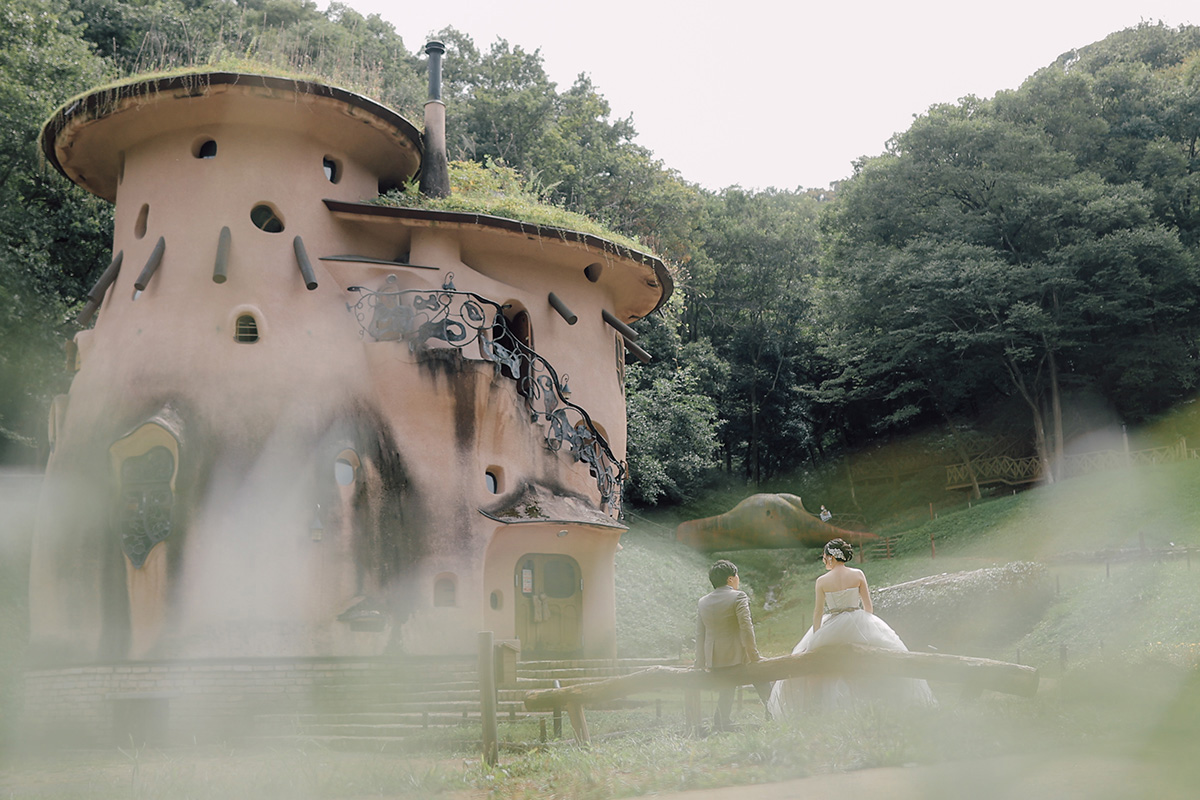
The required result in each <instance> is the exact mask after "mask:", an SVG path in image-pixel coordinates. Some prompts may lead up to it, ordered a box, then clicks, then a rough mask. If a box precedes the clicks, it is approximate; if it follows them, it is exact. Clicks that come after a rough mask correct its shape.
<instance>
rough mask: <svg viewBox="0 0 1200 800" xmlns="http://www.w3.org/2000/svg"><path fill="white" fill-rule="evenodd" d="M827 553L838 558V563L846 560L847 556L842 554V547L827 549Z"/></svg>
mask: <svg viewBox="0 0 1200 800" xmlns="http://www.w3.org/2000/svg"><path fill="white" fill-rule="evenodd" d="M825 552H826V553H827V554H829V555H831V556H833V557H834V558H836V559H837V560H838V561H845V560H846V554H845V553H843V552H842V549H841V548H840V547H826V548H825Z"/></svg>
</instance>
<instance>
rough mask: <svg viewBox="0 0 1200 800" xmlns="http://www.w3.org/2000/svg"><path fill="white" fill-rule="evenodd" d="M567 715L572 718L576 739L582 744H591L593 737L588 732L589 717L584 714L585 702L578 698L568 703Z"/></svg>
mask: <svg viewBox="0 0 1200 800" xmlns="http://www.w3.org/2000/svg"><path fill="white" fill-rule="evenodd" d="M567 716H568V717H569V718H570V719H571V727H572V728H574V729H575V741H577V742H579V743H580V744H591V743H592V737H591V736H590V735H589V734H588V726H587V718H586V717H585V716H584V715H583V703H581V702H579V701H578V700H572V701H571V702H569V703H567Z"/></svg>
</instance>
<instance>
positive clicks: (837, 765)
mask: <svg viewBox="0 0 1200 800" xmlns="http://www.w3.org/2000/svg"><path fill="white" fill-rule="evenodd" d="M731 505H732V504H731ZM631 519H632V526H631V530H630V531H629V533H628V534H627V535H626V536H625V537H624V538H623V539H622V544H623V549H622V551H621V552H620V553H618V554H617V576H618V577H617V604H618V641H619V647H620V649H621V654H622V655H631V656H632V655H679V654H681V653H683V654H685V655H690V648H691V641H690V640H691V636H692V635H693V634H694V625H695V617H694V613H695V603H696V600H697V599H698V598H699V597H700V596H701V595H702V594H703V593H704V592H705V591H707V588H708V587H707V580H706V574H705V573H706V571H707V566H708V564H709V563H710V562H711V560H712V559H713V558H715V556H714V555H712V554H701V553H695V552H693V551H691V550H688V549H686V548H683V547H681V546H679V545H677V544H676V543H675V542H674V537H673V529H672V525H671V524H669V523H667V522H665V521H664V519H665V518H662V517H659V518H655V519H654V520H645V519H642V518H637V517H631ZM931 537H932V541H933V545H934V547H935V548H936V557H934V555H933V552H934V548H933V547H931ZM4 544H5V550H4V552H5V554H6V555H7V556H14V554H15V557H19V556H21V555H22V554H26V557H27V550H25V549H23V548H22V547H19V546H14V545H12V543H11V542H7V543H4ZM1185 545H1187V546H1192V547H1200V463H1196V464H1193V463H1186V464H1177V465H1171V466H1164V467H1148V468H1142V469H1139V470H1135V471H1128V472H1119V473H1117V472H1113V473H1104V474H1097V475H1093V476H1090V477H1087V478H1079V479H1074V480H1071V481H1065V482H1063V483H1061V484H1059V485H1057V486H1052V487H1044V488H1041V489H1037V490H1032V491H1028V492H1024V493H1021V494H1018V495H1015V496H1007V497H1002V498H998V499H993V500H990V501H987V502H984V503H976V504H972V506H971V507H965V506H964V507H960V508H958V509H957V510H954V511H953V512H950V513H939V514H938V516H937V518H936V519H934V520H929V521H926V522H925V523H924V524H922V525H919V526H915V527H911V528H909V529H907V530H905V531H904V532H903V533H902V534H901V535H900V537H899V539H898V543H897V549H898V552H899V557H898V558H895V559H891V560H868V561H867V563H866V564H864V565H863V568H864V569H865V570H866V572H867V575H868V578H869V580H870V582H871V584H872V586H873V587H884V586H888V585H892V584H896V583H901V582H905V581H909V580H912V579H915V578H919V577H923V576H928V575H936V574H939V573H943V572H956V571H960V570H970V569H978V568H980V567H987V566H993V565H1003V564H1006V563H1009V562H1012V561H1018V560H1022V561H1037V562H1039V563H1041V564H1044V565H1045V566H1046V568H1047V570H1048V572H1049V574H1050V576H1051V578H1052V580H1053V582H1054V588H1055V593H1054V597H1053V599H1052V601H1051V602H1050V604H1049V606H1048V607H1047V609H1046V611H1045V613H1044V614H1043V616H1042V618H1041V619H1040V620H1035V621H1033V622H1031V625H1030V627H1029V628H1028V630H1025V631H1023V632H1022V633H1020V635H1019V636H1018V637H1017V638H1016V639H1015V640H1011V641H1008V640H1006V641H1005V642H1004V643H1003V646H1002V649H1003V650H1004V651H1005V652H1004V653H1001V654H999V655H997V657H1003V658H1005V659H1006V660H1015V659H1016V658H1017V652H1018V651H1019V653H1020V660H1021V661H1022V662H1023V663H1026V664H1030V665H1033V666H1036V667H1037V668H1038V669H1039V671H1040V674H1041V676H1042V685H1041V688H1040V691H1039V693H1038V695H1037V696H1036V697H1035V698H1031V699H1025V698H1015V697H1007V696H1002V695H996V694H990V693H986V694H984V695H983V696H982V697H979V698H973V699H972V698H964V697H961V696H960V695H959V693H958V692H957V691H956V690H955V688H954V687H951V686H939V685H934V689H935V692H937V694H938V697H939V706H938V707H936V708H931V709H895V708H866V709H857V710H847V711H841V712H836V713H830V714H824V715H817V716H811V717H806V718H804V719H800V720H796V721H791V722H788V721H776V722H772V723H767V724H764V723H762V722H760V721H759V719H760V716H759V714H760V712H759V711H758V709H756V708H755V706H754V704H753V703H752V702H751V697H752V693H750V692H747V694H746V698H745V703H746V705H745V707H744V708H743V709H742V712H741V719H742V720H743V721H744V722H745V723H746V727H745V729H744V730H743V731H742V732H740V733H733V734H721V735H717V736H710V737H707V738H694V737H690V736H687V735H685V730H684V724H683V714H682V708H681V707H680V702H679V701H680V698H678V697H673V696H671V695H670V694H668V693H664V694H662V695H657V696H646V697H640V698H637V699H638V700H640V701H641V703H642V704H641V705H640V706H639V707H636V708H631V709H626V710H622V711H595V712H592V711H589V714H588V722H589V726H590V727H591V730H592V737H593V743H592V745H591V747H589V748H583V747H580V746H577V745H575V744H574V743H573V742H572V741H570V739H569V738H568V739H565V740H558V741H551V742H548V743H540V742H538V730H537V727H536V723H532V722H520V723H506V724H504V725H502V726H501V738H502V740H503V741H504V742H505V743H506V745H505V746H504V748H503V749H502V752H501V758H500V764H499V765H498V766H497V767H495V768H489V767H487V766H486V765H483V764H481V763H480V760H479V757H478V746H477V744H476V742H475V740H476V739H477V737H478V735H479V734H478V732H477V731H475V730H474V729H471V728H462V729H459V730H457V731H452V732H449V733H447V734H445V736H446V739H445V742H444V745H442V746H440V747H439V748H438V749H437V750H436V751H435V753H436V754H435V755H429V754H428V752H426V753H422V754H416V753H413V754H411V755H404V754H399V755H397V754H391V753H389V754H383V753H377V754H363V753H342V752H336V751H332V750H328V749H325V748H323V747H320V746H318V745H317V744H315V743H312V744H301V745H297V746H296V747H293V748H286V749H279V748H276V749H258V750H254V749H250V748H245V747H242V746H240V745H237V744H228V745H223V746H220V747H207V748H205V747H197V748H187V749H183V750H171V751H164V750H149V749H141V750H136V749H133V748H123V749H114V750H105V751H87V752H70V753H65V754H63V753H55V754H49V753H31V752H28V751H26V750H23V749H22V748H21V746H20V745H21V742H20V736H19V730H12V729H11V728H9V734H10V735H9V737H8V739H7V744H8V748H7V752H6V753H5V754H4V755H3V756H0V797H4V796H10V797H22V798H23V797H31V798H43V797H45V798H63V799H64V800H70V799H71V798H110V797H111V798H176V797H179V798H185V797H186V798H218V797H219V798H239V797H247V798H251V797H253V798H274V797H279V798H285V797H286V798H289V799H290V798H366V797H397V798H410V797H411V798H424V797H446V798H456V799H457V798H549V797H559V798H596V799H597V800H599V799H601V798H617V797H628V796H639V795H645V794H648V793H658V792H668V791H676V790H681V789H689V788H703V787H716V786H728V785H749V784H759V783H764V782H769V781H778V780H784V779H789V778H797V777H803V776H807V775H816V774H821V773H828V772H835V771H844V770H858V769H863V768H870V767H898V766H903V765H912V764H916V765H929V764H938V763H946V762H957V761H964V762H965V761H968V760H972V759H993V758H999V757H1007V756H1020V757H1028V758H1037V759H1045V760H1046V761H1047V762H1048V763H1055V762H1062V763H1065V762H1068V761H1071V760H1072V759H1076V758H1079V757H1082V756H1087V757H1089V758H1102V759H1108V758H1114V759H1116V758H1119V759H1121V760H1122V761H1123V763H1125V762H1128V763H1131V764H1135V765H1137V766H1138V767H1139V768H1140V769H1139V770H1138V772H1137V773H1136V774H1137V781H1138V782H1137V783H1136V785H1134V784H1132V783H1131V784H1130V785H1116V784H1114V785H1113V786H1111V787H1108V788H1109V789H1111V795H1103V796H1112V797H1134V796H1145V797H1150V796H1154V797H1183V796H1194V786H1195V785H1197V781H1200V762H1197V760H1196V759H1195V756H1194V754H1195V752H1197V751H1200V671H1198V669H1197V663H1198V661H1200V644H1197V643H1200V551H1198V552H1197V553H1193V554H1192V561H1193V563H1191V564H1190V565H1189V563H1188V560H1187V557H1186V556H1185V555H1184V554H1183V551H1182V550H1180V549H1179V548H1180V547H1182V546H1185ZM1172 546H1174V550H1172ZM1143 548H1144V550H1143ZM1168 553H1175V555H1174V556H1171V557H1168V555H1167V554H1168ZM817 554H818V551H817V549H816V548H811V549H798V550H787V551H739V552H735V553H731V554H727V555H729V556H730V557H731V558H733V560H734V561H735V562H736V563H738V564H739V566H740V567H741V571H742V575H743V583H744V586H746V587H747V588H748V589H749V590H750V591H751V594H752V597H753V604H754V608H753V613H754V618H755V621H756V627H757V632H758V638H759V642H760V649H761V650H762V651H763V652H764V654H766V655H780V654H783V653H785V652H788V651H790V649H791V647H792V645H793V644H794V643H795V642H796V640H797V639H798V638H799V637H800V636H801V635H802V634H803V632H804V630H805V629H807V627H808V625H809V624H810V623H811V616H812V601H813V599H812V582H813V580H814V579H815V578H816V577H817V575H818V574H820V572H821V567H820V564H819V562H818V561H817ZM6 560H7V561H8V564H6V565H5V572H4V577H5V578H6V580H5V581H4V587H3V589H0V635H3V636H4V637H5V642H4V645H5V646H4V648H2V649H3V651H4V657H3V658H0V701H3V702H4V705H3V706H0V711H3V712H4V713H5V714H6V715H7V716H8V719H7V720H5V722H6V723H9V724H11V719H12V709H13V706H14V703H13V698H15V697H16V696H18V695H19V665H20V650H21V643H22V641H23V638H22V637H23V635H24V628H23V626H24V625H25V624H27V623H26V622H25V614H26V612H25V604H24V587H23V583H22V581H21V580H20V571H19V569H17V568H14V567H12V558H8V559H6ZM997 647H998V648H1000V645H997ZM656 701H661V702H656ZM711 701H712V699H711V698H709V697H706V699H705V702H706V709H707V710H711ZM567 728H568V730H567V735H568V737H569V725H568V726H567ZM1147 776H1149V777H1147ZM1013 780H1014V781H1015V780H1017V777H1016V776H1014V777H1013ZM1130 780H1131V781H1132V780H1133V778H1131V779H1130ZM1014 785H1015V784H1014ZM1005 787H1006V785H1004V784H1000V785H997V786H996V787H994V788H995V794H994V795H993V796H996V797H1004V796H1018V795H1009V794H1005V791H1007V790H1006V788H1005ZM1014 791H1015V790H1014ZM744 796H745V797H747V798H753V797H754V796H755V791H754V789H753V788H750V787H749V786H748V787H747V788H746V789H745V794H744ZM930 796H935V795H930ZM944 796H947V797H950V796H961V795H955V794H954V793H952V792H947V793H946V794H945V795H944ZM1096 796H1102V795H1096Z"/></svg>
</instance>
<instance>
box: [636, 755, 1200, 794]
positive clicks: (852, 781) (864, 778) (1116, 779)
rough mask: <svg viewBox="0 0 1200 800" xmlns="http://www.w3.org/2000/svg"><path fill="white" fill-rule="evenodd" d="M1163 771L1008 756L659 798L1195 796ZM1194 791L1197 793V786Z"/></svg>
mask: <svg viewBox="0 0 1200 800" xmlns="http://www.w3.org/2000/svg"><path fill="white" fill-rule="evenodd" d="M1163 777H1164V776H1162V775H1161V774H1160V773H1158V772H1157V771H1156V770H1153V769H1151V768H1150V767H1148V766H1146V765H1144V764H1139V763H1137V762H1135V761H1132V760H1128V759H1122V758H1116V759H1112V758H1103V757H1100V756H1096V755H1080V756H1077V757H1070V756H1063V755H1062V754H1058V755H1056V756H1055V757H1054V758H1039V757H1036V756H1034V757H1031V756H1020V757H1016V756H1014V757H1006V758H996V759H987V760H982V761H969V762H957V763H954V764H939V765H935V766H928V767H924V766H922V767H886V768H880V769H866V770H861V771H857V772H842V773H833V774H827V775H814V776H813V777H811V778H801V779H799V780H792V781H783V782H780V783H768V784H761V785H758V786H729V787H726V788H723V789H698V790H694V791H688V792H672V793H670V794H658V795H653V796H654V797H655V798H656V800H793V798H795V799H796V800H800V799H801V798H802V799H803V800H942V799H943V798H945V799H946V800H950V798H953V799H954V800H1036V799H1037V798H1053V800H1128V799H1129V798H1133V797H1154V798H1155V800H1167V799H1168V798H1183V797H1195V796H1196V795H1195V794H1185V793H1183V791H1184V790H1183V789H1182V788H1181V789H1180V790H1179V791H1178V792H1175V793H1172V791H1171V789H1170V788H1167V787H1164V786H1162V783H1163V781H1162V778H1163ZM1191 791H1196V790H1195V788H1194V787H1193V789H1192V790H1191Z"/></svg>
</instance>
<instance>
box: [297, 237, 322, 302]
mask: <svg viewBox="0 0 1200 800" xmlns="http://www.w3.org/2000/svg"><path fill="white" fill-rule="evenodd" d="M292 249H293V250H295V251H296V263H297V264H299V265H300V274H301V275H303V276H304V287H305V288H306V289H308V290H309V291H310V292H311V291H312V290H313V289H315V288H317V276H316V274H315V273H314V272H313V267H312V262H311V261H309V260H308V251H307V250H305V249H304V240H303V239H301V238H300V237H299V236H297V237H296V238H295V239H292Z"/></svg>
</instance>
